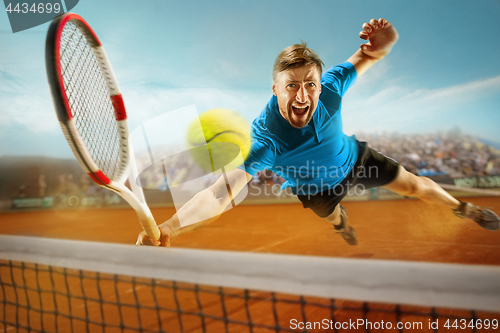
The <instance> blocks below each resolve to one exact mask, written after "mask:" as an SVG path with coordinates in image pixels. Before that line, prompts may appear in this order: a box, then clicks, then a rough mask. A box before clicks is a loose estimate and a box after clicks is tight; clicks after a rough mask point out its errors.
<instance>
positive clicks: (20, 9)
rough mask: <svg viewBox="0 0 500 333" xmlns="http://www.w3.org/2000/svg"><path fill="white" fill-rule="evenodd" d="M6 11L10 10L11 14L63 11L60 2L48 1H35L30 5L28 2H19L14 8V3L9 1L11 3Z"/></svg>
mask: <svg viewBox="0 0 500 333" xmlns="http://www.w3.org/2000/svg"><path fill="white" fill-rule="evenodd" d="M5 11H6V12H8V13H9V14H10V13H12V12H16V13H19V14H21V13H22V14H27V13H29V12H32V13H59V12H60V11H61V5H60V4H58V3H55V4H51V3H50V2H48V3H38V4H36V3H34V4H33V5H31V7H30V6H29V4H27V3H17V4H16V5H15V6H14V8H12V3H9V5H8V6H7V7H6V8H5Z"/></svg>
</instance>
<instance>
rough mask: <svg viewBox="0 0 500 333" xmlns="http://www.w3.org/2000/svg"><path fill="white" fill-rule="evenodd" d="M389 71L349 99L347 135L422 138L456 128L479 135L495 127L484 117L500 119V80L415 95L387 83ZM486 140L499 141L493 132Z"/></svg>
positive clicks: (362, 81) (380, 72) (404, 86)
mask: <svg viewBox="0 0 500 333" xmlns="http://www.w3.org/2000/svg"><path fill="white" fill-rule="evenodd" d="M386 71H387V68H381V69H377V70H375V71H374V73H373V74H372V76H371V77H370V76H368V75H367V77H362V78H360V80H359V85H358V86H356V85H355V86H353V88H352V89H351V91H349V92H348V93H347V94H346V96H345V98H344V101H343V103H344V106H343V110H342V114H343V119H344V124H345V128H346V132H348V133H355V132H357V131H399V132H402V131H407V132H423V131H434V130H438V129H449V128H451V127H452V126H460V127H461V128H463V129H468V128H469V129H471V131H474V130H477V129H478V128H488V127H489V126H491V121H492V119H491V118H490V117H485V115H489V116H491V117H493V119H495V117H498V112H497V111H498V96H500V76H496V77H493V78H488V79H481V80H477V81H472V82H467V83H463V84H457V85H454V86H449V87H444V88H439V89H427V88H420V89H411V88H409V87H408V83H407V82H406V84H404V81H403V80H402V79H398V80H397V81H389V80H384V79H383V78H384V74H385V72H386ZM367 74H368V73H367ZM495 99H496V101H495ZM495 105H496V106H495ZM474 114H475V115H476V117H474ZM472 134H476V135H481V134H484V133H480V132H479V133H472ZM487 135H490V136H491V135H497V136H498V134H495V133H493V132H492V131H491V133H487Z"/></svg>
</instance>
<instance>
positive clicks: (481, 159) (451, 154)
mask: <svg viewBox="0 0 500 333" xmlns="http://www.w3.org/2000/svg"><path fill="white" fill-rule="evenodd" d="M357 137H358V139H359V140H361V141H367V142H368V144H369V146H370V147H372V148H373V149H375V150H378V151H380V152H381V153H383V154H384V155H387V156H389V157H391V158H393V159H395V160H396V161H398V162H399V163H400V164H402V165H403V166H404V167H405V168H406V169H407V170H408V171H410V172H412V173H414V174H416V175H419V176H437V175H447V176H450V177H452V178H461V177H477V176H486V175H489V176H494V175H500V150H498V149H496V148H494V147H491V146H488V145H486V144H484V143H482V142H481V141H479V140H477V139H475V138H474V137H472V136H468V135H463V134H458V133H446V134H432V135H431V134H427V135H423V134H407V135H404V134H392V135H387V134H386V135H376V134H364V133H361V134H359V135H357Z"/></svg>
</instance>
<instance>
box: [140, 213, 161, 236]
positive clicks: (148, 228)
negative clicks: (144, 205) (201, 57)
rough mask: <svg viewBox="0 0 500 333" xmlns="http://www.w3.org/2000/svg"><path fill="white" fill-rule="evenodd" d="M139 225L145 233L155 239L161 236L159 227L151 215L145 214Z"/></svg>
mask: <svg viewBox="0 0 500 333" xmlns="http://www.w3.org/2000/svg"><path fill="white" fill-rule="evenodd" d="M141 225H142V228H143V229H144V231H145V232H146V235H147V236H148V237H150V238H153V239H155V240H159V239H160V236H161V232H160V229H159V228H158V225H156V221H155V219H154V217H153V216H152V215H150V216H147V217H146V218H145V219H144V220H141Z"/></svg>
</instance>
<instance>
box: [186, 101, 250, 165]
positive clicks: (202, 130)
mask: <svg viewBox="0 0 500 333" xmlns="http://www.w3.org/2000/svg"><path fill="white" fill-rule="evenodd" d="M200 125H201V127H200ZM187 141H188V146H189V148H190V152H191V154H192V156H193V158H194V159H195V161H196V162H197V163H198V164H199V165H200V166H201V167H203V168H204V169H205V170H207V171H212V172H213V171H216V170H219V169H221V168H224V170H225V171H226V172H227V171H229V170H232V169H234V168H236V167H238V166H239V165H241V164H242V163H243V161H244V160H245V158H246V157H247V156H248V153H249V151H250V144H251V140H250V125H249V124H248V122H247V121H246V119H245V118H243V117H242V116H241V115H240V114H238V113H237V112H235V111H232V110H228V109H210V110H208V111H205V112H203V113H202V114H200V115H199V118H198V119H195V120H193V122H192V123H191V124H190V125H189V128H188V131H187ZM240 152H241V155H240Z"/></svg>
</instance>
